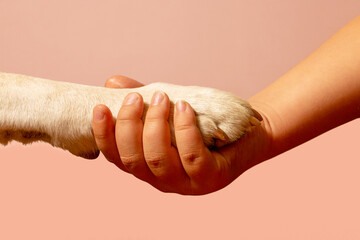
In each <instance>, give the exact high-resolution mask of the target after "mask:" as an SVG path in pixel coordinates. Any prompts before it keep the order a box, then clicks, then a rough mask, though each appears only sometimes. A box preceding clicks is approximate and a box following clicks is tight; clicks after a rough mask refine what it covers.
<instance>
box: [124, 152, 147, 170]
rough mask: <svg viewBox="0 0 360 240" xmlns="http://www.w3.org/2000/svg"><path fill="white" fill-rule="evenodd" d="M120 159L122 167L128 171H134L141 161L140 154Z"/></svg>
mask: <svg viewBox="0 0 360 240" xmlns="http://www.w3.org/2000/svg"><path fill="white" fill-rule="evenodd" d="M120 158H121V162H122V163H123V164H124V166H125V167H126V168H127V169H128V170H130V171H131V170H134V169H135V168H136V166H138V165H139V163H140V162H141V161H142V159H143V157H142V154H139V153H134V154H129V155H125V156H120Z"/></svg>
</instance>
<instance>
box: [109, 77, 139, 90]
mask: <svg viewBox="0 0 360 240" xmlns="http://www.w3.org/2000/svg"><path fill="white" fill-rule="evenodd" d="M142 86H144V84H142V83H140V82H138V81H136V80H134V79H131V78H128V77H125V76H122V75H115V76H112V77H110V78H109V79H108V80H106V83H105V87H107V88H137V87H142Z"/></svg>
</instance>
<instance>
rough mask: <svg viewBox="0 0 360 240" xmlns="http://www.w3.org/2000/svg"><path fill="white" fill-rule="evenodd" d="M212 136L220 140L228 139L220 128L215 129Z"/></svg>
mask: <svg viewBox="0 0 360 240" xmlns="http://www.w3.org/2000/svg"><path fill="white" fill-rule="evenodd" d="M214 137H215V138H216V139H219V140H222V141H228V140H229V137H228V136H227V135H226V133H225V132H224V131H223V130H221V129H220V128H218V129H216V130H215V132H214Z"/></svg>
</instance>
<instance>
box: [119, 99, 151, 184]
mask: <svg viewBox="0 0 360 240" xmlns="http://www.w3.org/2000/svg"><path fill="white" fill-rule="evenodd" d="M143 105H144V103H143V100H142V97H141V95H140V94H138V93H130V94H128V95H127V96H126V98H125V100H124V102H123V105H122V106H121V108H120V111H119V113H118V116H117V120H116V126H115V135H116V143H117V148H118V151H119V154H120V158H121V161H122V163H123V164H124V166H125V167H126V168H127V170H128V171H129V172H130V173H132V174H133V175H134V176H136V177H138V178H140V179H143V180H145V181H150V178H151V177H153V175H152V174H151V172H150V170H149V169H148V167H147V165H146V162H145V159H144V153H143V146H142V133H143V122H142V119H141V117H142V113H143Z"/></svg>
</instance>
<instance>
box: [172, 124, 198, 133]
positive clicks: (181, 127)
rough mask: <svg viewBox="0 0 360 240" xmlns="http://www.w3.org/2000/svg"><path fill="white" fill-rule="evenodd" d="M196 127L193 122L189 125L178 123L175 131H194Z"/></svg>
mask: <svg viewBox="0 0 360 240" xmlns="http://www.w3.org/2000/svg"><path fill="white" fill-rule="evenodd" d="M193 127H194V124H193V123H192V122H187V123H177V124H175V131H177V132H184V131H188V130H190V129H192V128H193Z"/></svg>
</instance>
